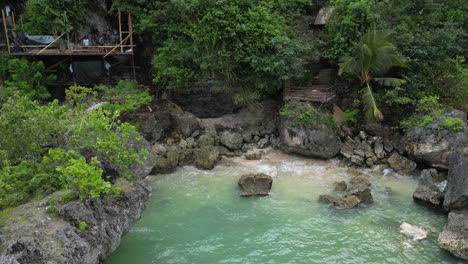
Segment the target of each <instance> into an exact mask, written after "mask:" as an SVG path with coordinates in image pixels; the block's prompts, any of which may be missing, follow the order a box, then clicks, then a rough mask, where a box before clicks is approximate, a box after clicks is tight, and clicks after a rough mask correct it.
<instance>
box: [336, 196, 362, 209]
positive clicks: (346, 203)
mask: <svg viewBox="0 0 468 264" xmlns="http://www.w3.org/2000/svg"><path fill="white" fill-rule="evenodd" d="M360 202H361V200H359V198H358V197H357V196H355V195H345V197H343V198H340V199H338V200H336V201H334V202H333V206H334V207H335V208H336V209H350V208H353V207H355V206H357V205H358V204H359V203H360Z"/></svg>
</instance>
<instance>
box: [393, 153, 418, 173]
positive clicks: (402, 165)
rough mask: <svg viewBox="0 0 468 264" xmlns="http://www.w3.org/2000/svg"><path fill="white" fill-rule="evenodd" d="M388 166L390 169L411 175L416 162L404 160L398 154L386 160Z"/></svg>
mask: <svg viewBox="0 0 468 264" xmlns="http://www.w3.org/2000/svg"><path fill="white" fill-rule="evenodd" d="M388 164H389V165H390V167H392V169H394V170H396V171H398V172H402V173H411V172H413V171H414V170H415V169H416V166H417V164H416V162H414V161H412V160H410V159H408V158H405V157H403V156H401V155H400V154H398V153H393V154H392V155H391V156H390V158H388Z"/></svg>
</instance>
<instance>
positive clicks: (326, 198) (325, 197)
mask: <svg viewBox="0 0 468 264" xmlns="http://www.w3.org/2000/svg"><path fill="white" fill-rule="evenodd" d="M339 199H340V198H339V197H336V196H333V195H330V194H322V195H320V196H319V201H320V202H321V203H325V204H333V203H335V202H336V201H338V200H339Z"/></svg>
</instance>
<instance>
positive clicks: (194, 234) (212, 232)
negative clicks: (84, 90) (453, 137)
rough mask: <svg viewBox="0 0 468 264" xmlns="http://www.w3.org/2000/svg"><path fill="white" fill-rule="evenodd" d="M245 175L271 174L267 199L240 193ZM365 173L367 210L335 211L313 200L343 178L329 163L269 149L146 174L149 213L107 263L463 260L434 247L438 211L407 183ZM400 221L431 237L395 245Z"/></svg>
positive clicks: (398, 240) (343, 173) (342, 172)
mask: <svg viewBox="0 0 468 264" xmlns="http://www.w3.org/2000/svg"><path fill="white" fill-rule="evenodd" d="M247 172H265V173H268V174H270V175H271V176H273V177H274V182H273V188H272V192H271V196H270V197H263V198H242V197H240V196H239V194H240V190H239V189H238V187H237V180H238V179H239V177H240V176H241V175H242V174H243V173H247ZM369 177H370V179H371V182H372V184H373V187H372V188H373V196H374V200H375V203H374V204H373V205H372V206H370V207H367V208H356V209H351V210H335V209H333V208H331V207H330V206H328V205H324V204H321V203H319V202H318V196H319V195H320V194H323V193H329V192H330V191H331V190H332V189H333V182H335V181H337V180H347V179H349V178H350V176H349V175H348V174H347V173H346V168H343V167H340V166H338V165H336V164H333V163H331V162H323V161H313V160H306V159H302V158H299V157H292V156H286V155H281V154H272V155H269V156H268V157H267V159H266V160H262V161H245V160H241V159H235V160H230V161H226V162H223V164H221V165H220V166H217V167H216V168H215V169H214V170H212V171H200V170H197V169H195V168H194V167H190V166H189V167H184V168H182V169H179V170H178V171H177V172H175V173H172V174H168V175H162V176H161V175H158V176H152V177H150V178H149V179H148V182H149V183H150V184H151V185H152V187H153V195H152V196H151V198H150V202H149V204H148V207H147V209H146V210H145V212H144V213H143V216H142V218H141V220H140V221H139V222H138V223H137V224H135V225H134V226H133V227H132V229H131V230H130V232H129V233H128V234H127V235H126V236H125V237H124V238H123V240H122V243H121V245H120V246H119V248H118V249H117V250H116V251H115V253H114V254H113V255H112V256H111V257H110V259H109V261H108V263H111V264H120V263H122V264H124V263H125V264H128V263H135V264H145V263H178V264H179V263H203V264H211V263H376V264H377V263H379V264H380V263H462V262H458V260H457V259H455V258H453V257H451V256H450V255H448V254H446V253H445V252H444V251H442V250H441V249H439V248H438V246H437V241H436V240H437V235H438V233H439V232H440V231H441V230H442V228H443V225H444V224H445V221H446V216H445V215H442V214H436V213H434V212H432V211H429V210H427V209H425V208H423V207H420V206H418V205H416V204H414V203H413V201H412V197H411V195H412V193H413V191H414V189H415V188H416V182H415V181H414V180H413V179H410V178H408V177H404V176H399V175H396V174H392V173H390V175H387V176H383V173H381V172H373V171H371V172H369ZM402 222H408V223H410V224H413V225H417V226H421V227H425V228H427V229H430V230H431V233H430V234H429V236H428V238H427V239H425V240H423V241H418V242H412V247H410V248H407V247H403V246H402V237H401V235H400V233H399V230H400V229H399V226H400V224H401V223H402Z"/></svg>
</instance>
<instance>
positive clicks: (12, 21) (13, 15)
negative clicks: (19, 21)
mask: <svg viewBox="0 0 468 264" xmlns="http://www.w3.org/2000/svg"><path fill="white" fill-rule="evenodd" d="M11 23H12V24H13V29H15V30H16V19H15V13H14V12H13V11H11Z"/></svg>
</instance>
